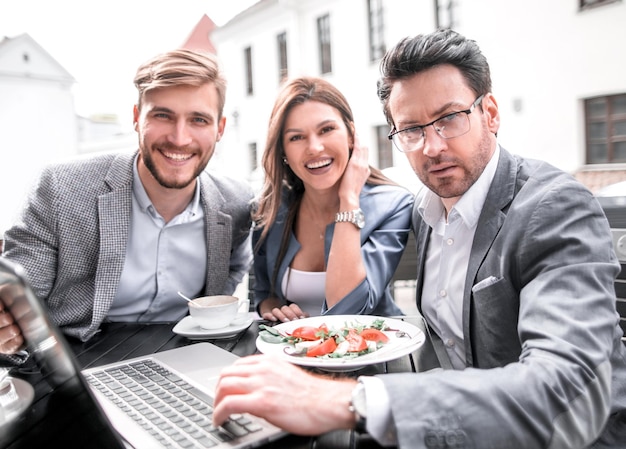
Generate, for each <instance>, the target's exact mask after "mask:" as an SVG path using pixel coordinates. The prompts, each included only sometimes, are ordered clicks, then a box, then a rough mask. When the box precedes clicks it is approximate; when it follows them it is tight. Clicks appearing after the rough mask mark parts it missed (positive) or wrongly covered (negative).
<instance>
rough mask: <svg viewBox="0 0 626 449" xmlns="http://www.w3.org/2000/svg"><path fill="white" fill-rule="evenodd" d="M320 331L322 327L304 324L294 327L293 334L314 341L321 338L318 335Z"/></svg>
mask: <svg viewBox="0 0 626 449" xmlns="http://www.w3.org/2000/svg"><path fill="white" fill-rule="evenodd" d="M319 332H320V329H319V328H317V327H313V326H302V327H298V328H296V329H294V330H293V332H292V333H291V336H292V337H296V338H301V339H302V340H307V341H313V340H319V339H320V337H319V336H318V335H317V334H318V333H319Z"/></svg>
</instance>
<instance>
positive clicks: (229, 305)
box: [189, 295, 250, 329]
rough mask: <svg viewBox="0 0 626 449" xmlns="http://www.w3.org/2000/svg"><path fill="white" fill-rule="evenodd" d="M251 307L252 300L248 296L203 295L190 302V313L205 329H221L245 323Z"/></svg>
mask: <svg viewBox="0 0 626 449" xmlns="http://www.w3.org/2000/svg"><path fill="white" fill-rule="evenodd" d="M249 307H250V300H249V299H247V298H245V299H242V300H240V299H239V298H237V297H236V296H228V295H217V296H202V297H200V298H196V299H194V300H193V301H191V302H190V303H189V314H190V315H191V317H192V318H193V320H194V321H195V322H196V323H198V325H199V326H200V327H201V328H203V329H221V328H224V327H227V326H229V325H230V324H241V323H243V322H244V321H245V320H246V318H247V316H248V308H249ZM244 309H245V312H244ZM239 311H241V313H240V312H239Z"/></svg>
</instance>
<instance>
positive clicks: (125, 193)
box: [92, 153, 136, 323]
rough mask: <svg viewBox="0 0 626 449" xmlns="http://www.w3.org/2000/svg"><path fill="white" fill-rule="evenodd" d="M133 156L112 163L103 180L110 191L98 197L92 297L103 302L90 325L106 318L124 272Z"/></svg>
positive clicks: (95, 306)
mask: <svg viewBox="0 0 626 449" xmlns="http://www.w3.org/2000/svg"><path fill="white" fill-rule="evenodd" d="M135 154H136V153H133V154H132V155H121V156H119V157H117V158H116V159H115V160H114V162H113V164H111V167H110V168H109V171H108V172H107V175H106V177H105V182H106V183H107V184H108V185H109V187H110V188H111V191H110V192H109V193H106V194H104V195H100V196H99V197H98V220H99V223H100V229H99V231H100V251H99V255H98V269H97V272H96V280H95V285H96V292H95V297H96V298H102V299H103V301H102V303H99V304H95V305H94V316H93V320H92V323H100V322H101V321H102V320H103V319H104V318H105V317H106V314H107V312H108V310H109V308H110V306H111V303H112V302H113V299H114V297H115V292H116V291H117V287H118V284H119V282H120V278H121V276H122V270H123V269H124V260H125V257H126V242H127V240H128V233H129V228H130V215H131V205H132V203H131V201H132V185H133V161H134V160H135Z"/></svg>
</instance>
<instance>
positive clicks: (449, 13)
mask: <svg viewBox="0 0 626 449" xmlns="http://www.w3.org/2000/svg"><path fill="white" fill-rule="evenodd" d="M454 7H455V5H454V0H435V27H436V28H437V29H453V28H454V26H455V23H454Z"/></svg>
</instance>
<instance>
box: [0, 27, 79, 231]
mask: <svg viewBox="0 0 626 449" xmlns="http://www.w3.org/2000/svg"><path fill="white" fill-rule="evenodd" d="M74 83H75V80H74V78H73V77H72V75H70V74H69V73H68V72H67V71H66V70H65V69H64V68H63V67H62V66H61V65H60V64H59V63H58V62H57V61H56V60H55V59H54V58H53V57H52V56H50V54H48V52H47V51H46V50H44V49H43V48H42V47H41V46H40V45H39V44H38V43H37V42H36V41H35V40H34V39H32V38H31V37H30V36H29V35H28V34H22V35H20V36H16V37H14V38H5V39H3V40H1V41H0V134H1V135H2V159H1V160H0V166H1V167H2V174H1V175H0V198H1V211H0V238H2V235H3V233H4V231H5V230H6V229H7V228H8V227H9V226H10V225H11V224H12V223H13V221H14V218H15V216H16V214H17V211H18V210H19V209H20V206H21V204H22V202H23V201H24V199H25V197H26V194H27V192H28V190H30V188H31V187H32V184H33V183H34V181H35V177H36V175H37V173H38V172H39V171H40V170H41V168H42V167H43V166H44V165H45V164H46V163H49V162H52V161H54V160H58V159H62V158H65V157H71V156H72V155H75V154H76V148H77V142H78V127H77V121H76V114H75V112H74V111H75V108H74V97H73V94H72V91H71V89H72V86H73V85H74Z"/></svg>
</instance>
